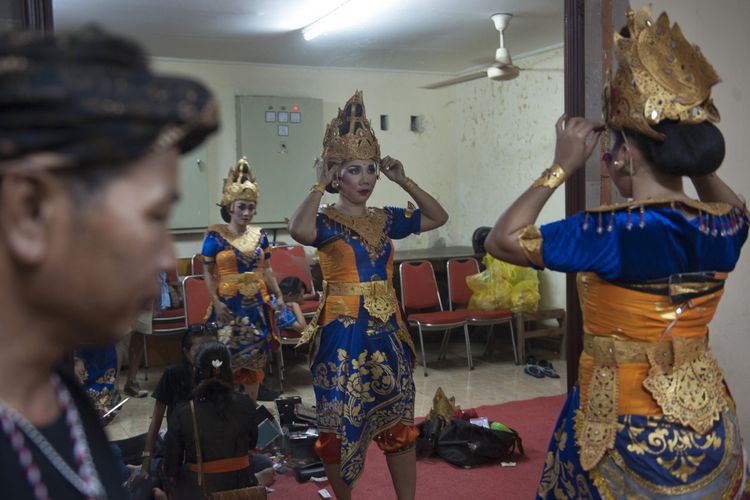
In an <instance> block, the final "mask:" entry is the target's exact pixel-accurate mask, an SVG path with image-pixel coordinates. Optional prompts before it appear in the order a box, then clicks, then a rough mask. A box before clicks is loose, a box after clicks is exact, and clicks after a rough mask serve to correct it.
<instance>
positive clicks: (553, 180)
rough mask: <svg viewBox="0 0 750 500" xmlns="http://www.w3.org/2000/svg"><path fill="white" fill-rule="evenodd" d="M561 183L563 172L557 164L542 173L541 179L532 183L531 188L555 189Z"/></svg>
mask: <svg viewBox="0 0 750 500" xmlns="http://www.w3.org/2000/svg"><path fill="white" fill-rule="evenodd" d="M563 182H565V170H563V168H562V167H561V166H560V165H559V164H557V163H554V164H552V166H551V167H550V168H548V169H547V170H545V171H544V172H542V175H541V177H539V178H538V179H537V180H535V181H534V184H532V187H546V188H550V189H555V188H556V187H557V186H559V185H560V184H562V183H563Z"/></svg>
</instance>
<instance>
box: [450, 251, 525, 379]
mask: <svg viewBox="0 0 750 500" xmlns="http://www.w3.org/2000/svg"><path fill="white" fill-rule="evenodd" d="M447 268H448V297H449V301H450V308H451V310H462V311H465V312H466V314H467V317H466V322H467V323H468V324H469V326H489V327H490V336H489V337H488V338H487V348H486V349H485V351H488V350H489V345H490V340H491V339H492V333H493V330H494V326H495V325H500V324H503V323H507V324H508V327H509V328H510V340H511V342H512V344H513V359H514V361H515V362H516V364H518V350H517V349H516V335H515V333H514V331H513V312H512V311H510V310H509V309H498V310H494V311H485V310H479V309H467V307H468V305H469V300H470V299H471V294H472V292H471V289H470V288H469V285H468V284H467V283H466V278H467V277H468V276H471V275H472V274H477V273H478V272H479V264H478V263H477V261H476V259H474V258H468V259H450V260H449V261H448V264H447Z"/></svg>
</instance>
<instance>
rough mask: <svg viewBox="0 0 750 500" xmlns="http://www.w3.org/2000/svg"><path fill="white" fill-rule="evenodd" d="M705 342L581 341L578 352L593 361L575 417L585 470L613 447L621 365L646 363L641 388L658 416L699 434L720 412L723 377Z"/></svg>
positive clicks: (673, 339)
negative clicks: (648, 396) (648, 366)
mask: <svg viewBox="0 0 750 500" xmlns="http://www.w3.org/2000/svg"><path fill="white" fill-rule="evenodd" d="M707 340H708V339H707V338H706V337H701V338H696V339H685V338H681V337H668V338H667V340H663V341H660V342H638V341H632V340H620V339H616V338H613V337H600V336H593V335H584V338H583V351H584V352H585V353H586V354H588V355H589V356H591V357H592V358H594V370H593V374H592V377H591V381H590V382H589V384H588V394H587V398H586V402H585V404H584V405H583V406H582V407H581V409H580V411H579V412H578V413H577V415H576V426H575V433H576V441H577V443H578V445H579V447H580V449H581V453H580V456H581V465H582V467H583V469H584V470H591V469H592V468H593V467H595V466H596V464H597V463H599V460H601V458H602V457H603V456H604V454H605V453H606V452H607V450H609V449H611V448H612V447H613V446H614V443H615V437H616V434H617V403H618V397H619V391H618V386H619V374H618V370H617V366H618V365H619V364H624V363H648V364H649V365H650V369H649V372H648V376H647V377H646V378H645V379H644V380H643V387H644V388H645V389H646V390H648V391H649V392H650V393H651V396H652V397H653V398H654V401H656V403H657V404H658V405H659V407H660V408H661V410H662V413H663V414H664V416H665V417H666V418H667V419H669V420H671V421H673V422H679V423H681V424H682V425H685V426H689V427H691V428H693V429H694V430H695V431H696V432H699V433H701V434H705V433H706V432H708V431H710V430H711V428H712V427H713V424H714V422H715V421H716V419H718V418H719V414H720V412H721V409H722V404H723V403H722V401H723V399H722V398H723V380H724V377H723V374H722V372H721V369H720V368H719V366H718V364H717V363H716V360H715V359H714V358H713V356H711V354H710V352H709V350H708V343H707Z"/></svg>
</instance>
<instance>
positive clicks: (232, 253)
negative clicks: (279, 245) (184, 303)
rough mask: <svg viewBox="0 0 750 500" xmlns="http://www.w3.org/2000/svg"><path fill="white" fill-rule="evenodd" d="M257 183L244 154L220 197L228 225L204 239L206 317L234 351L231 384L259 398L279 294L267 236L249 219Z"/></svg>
mask: <svg viewBox="0 0 750 500" xmlns="http://www.w3.org/2000/svg"><path fill="white" fill-rule="evenodd" d="M257 203H258V186H257V184H256V183H255V179H254V177H253V175H252V172H251V171H250V164H249V163H248V162H247V159H246V158H241V159H240V160H239V162H237V165H235V166H234V167H232V168H231V169H230V170H229V175H228V176H227V178H226V179H225V181H224V191H223V193H222V198H221V217H222V219H224V221H225V222H227V224H216V225H213V226H210V227H209V228H208V230H207V231H206V236H205V238H204V240H203V250H202V251H201V254H202V255H203V263H204V277H205V280H206V286H207V287H208V290H209V293H210V294H211V307H210V309H209V315H208V321H209V322H213V323H215V324H216V326H217V330H218V333H219V340H220V341H221V342H223V343H224V344H226V345H227V347H228V348H229V352H230V353H231V355H232V370H233V372H234V383H235V385H238V386H239V385H241V386H243V387H244V390H245V392H246V393H247V394H248V395H249V396H250V397H252V398H253V400H257V398H258V388H259V386H260V383H261V382H262V381H263V378H264V370H265V367H266V361H267V356H268V351H269V349H277V348H278V347H279V345H280V344H279V340H278V335H277V332H276V330H277V328H276V323H275V313H274V310H273V309H274V306H273V304H272V300H271V296H270V295H269V292H270V293H273V294H274V295H275V296H276V300H277V307H278V306H280V305H283V298H282V295H281V291H280V290H279V285H278V284H277V283H276V278H274V276H273V272H272V271H271V265H270V262H269V259H270V256H271V253H270V245H269V242H268V236H267V235H266V233H265V231H263V230H262V229H260V228H258V227H255V226H252V225H251V224H250V223H251V222H252V220H253V217H254V216H255V214H256V208H257Z"/></svg>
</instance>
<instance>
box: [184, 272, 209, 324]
mask: <svg viewBox="0 0 750 500" xmlns="http://www.w3.org/2000/svg"><path fill="white" fill-rule="evenodd" d="M182 293H183V296H184V297H185V327H188V326H190V325H192V324H194V323H203V322H205V317H206V311H207V310H208V306H209V305H210V304H211V296H210V295H209V293H208V288H206V281H205V280H204V279H203V276H186V277H185V279H184V280H183V281H182Z"/></svg>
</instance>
